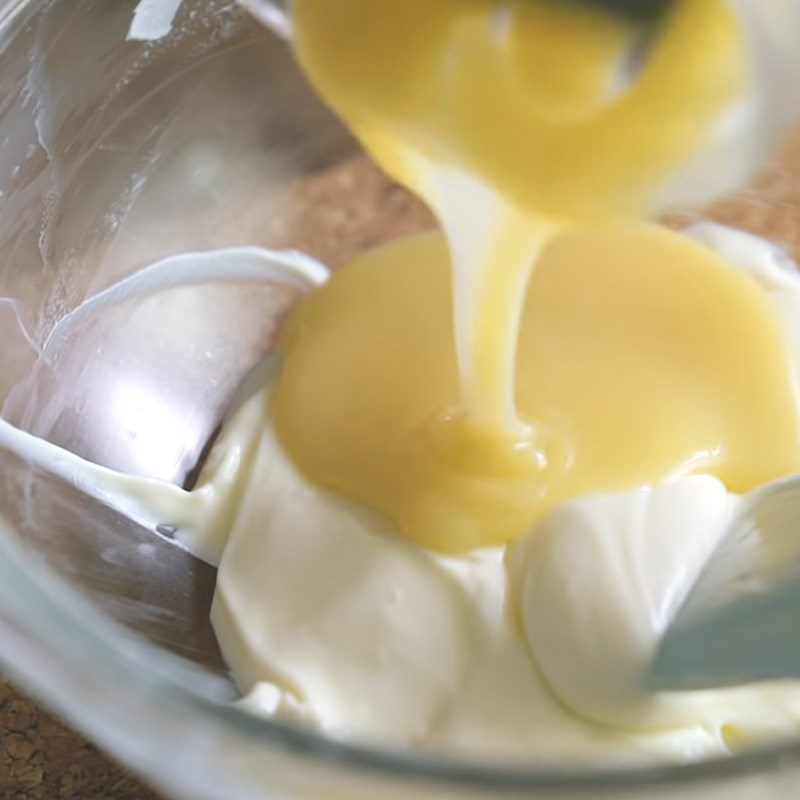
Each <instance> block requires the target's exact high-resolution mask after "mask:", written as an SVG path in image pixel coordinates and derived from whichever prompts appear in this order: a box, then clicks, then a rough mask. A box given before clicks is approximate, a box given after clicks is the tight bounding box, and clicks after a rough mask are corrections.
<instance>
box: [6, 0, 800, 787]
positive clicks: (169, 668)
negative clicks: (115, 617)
mask: <svg viewBox="0 0 800 800" xmlns="http://www.w3.org/2000/svg"><path fill="white" fill-rule="evenodd" d="M245 4H246V3H245ZM41 5H42V3H41V0H0V51H2V50H4V49H5V47H6V46H7V45H8V43H9V42H10V41H12V40H13V38H14V36H15V35H16V33H17V32H18V31H19V30H20V29H21V28H22V27H23V26H24V24H25V23H26V22H27V21H28V20H29V19H30V16H31V15H32V14H33V13H35V12H36V11H37V10H38V9H39V8H40V7H41ZM0 511H1V509H0ZM4 617H5V618H6V620H10V622H9V623H8V624H7V625H6V626H5V630H6V631H12V630H13V631H14V635H15V636H17V637H19V636H20V635H21V638H20V639H19V641H25V640H27V641H29V642H31V643H33V644H34V645H35V644H36V643H37V642H41V643H45V644H46V645H47V647H46V648H45V652H47V651H49V652H56V653H58V652H62V653H63V652H66V651H65V648H69V649H70V650H71V651H72V652H75V653H78V652H80V653H81V654H82V660H84V661H85V660H90V661H91V662H92V663H93V665H94V668H95V669H97V670H99V671H101V672H106V673H107V674H111V673H112V672H113V673H114V675H115V676H116V679H117V681H118V682H121V683H124V684H125V685H126V687H127V688H129V689H130V691H131V692H132V693H134V694H138V695H139V696H146V697H148V698H149V700H150V701H152V700H153V699H154V698H156V699H157V698H158V697H159V696H161V697H164V698H166V697H169V698H170V700H171V701H172V702H173V704H176V705H178V706H180V707H182V708H184V709H185V710H186V712H187V714H188V715H192V714H194V715H197V716H202V717H203V718H205V719H208V720H210V721H213V724H216V725H218V726H220V728H222V729H226V730H228V731H230V732H231V733H232V734H233V735H234V736H235V737H239V738H244V739H246V740H249V741H251V742H253V743H254V744H256V745H257V746H261V747H263V748H266V749H268V750H272V751H275V752H276V753H277V752H288V753H291V754H292V755H294V756H297V757H299V758H301V759H303V758H305V759H309V760H311V761H313V762H315V763H317V764H320V765H327V766H330V767H334V768H336V769H341V770H346V771H347V772H348V774H349V775H350V776H351V777H352V776H353V774H354V773H363V774H364V776H365V777H367V776H369V775H372V776H376V777H380V778H384V779H388V780H390V781H393V780H396V781H404V782H407V781H409V780H412V781H421V782H430V783H432V784H438V785H441V786H443V787H446V788H451V789H465V790H467V789H471V790H473V791H475V790H483V791H497V792H502V793H514V794H517V793H518V794H520V795H523V796H524V795H529V796H531V797H535V796H537V794H540V793H550V792H571V793H573V794H586V796H589V795H590V794H591V793H597V792H598V791H603V792H609V793H610V792H620V793H625V794H627V793H633V792H641V791H643V790H658V789H679V788H680V787H685V788H686V789H687V790H688V789H689V788H690V787H694V788H700V786H701V785H702V784H714V783H717V782H721V781H732V780H736V779H737V778H744V777H758V776H768V775H771V774H774V773H776V772H777V771H779V770H786V769H787V768H796V767H798V765H800V737H798V740H797V742H792V743H788V744H781V745H777V746H772V747H768V748H765V749H762V750H757V751H753V752H749V753H744V754H740V755H735V756H731V757H726V758H717V759H712V760H707V761H702V762H698V763H693V764H687V765H678V766H664V767H657V768H653V767H625V768H615V769H595V768H581V769H577V770H576V769H568V768H565V769H563V770H559V769H533V768H525V767H520V766H517V765H514V766H506V765H502V764H488V763H487V764H475V763H467V762H466V761H463V760H457V759H455V758H448V757H443V756H439V755H433V754H426V753H424V752H409V751H401V750H390V749H381V748H377V747H369V746H366V745H361V744H349V743H345V742H339V741H334V740H331V739H328V738H325V737H323V736H321V735H318V734H316V733H314V732H312V731H309V730H304V729H301V728H299V727H295V726H293V725H290V724H285V723H282V722H280V721H274V720H269V719H263V718H259V717H256V716H253V715H251V714H248V713H247V712H245V711H243V710H241V709H239V708H237V707H236V706H233V705H230V704H225V703H222V702H218V701H215V700H213V699H211V695H212V694H213V690H212V691H209V688H210V687H209V680H208V677H207V675H206V674H205V673H204V672H203V671H202V670H201V669H200V668H197V667H195V666H193V665H189V664H187V663H186V662H184V661H183V660H182V659H179V658H177V657H175V656H172V655H171V654H169V653H167V652H165V651H163V650H161V649H160V648H158V647H156V646H155V645H152V644H150V643H149V642H147V641H145V640H144V639H142V638H140V637H138V636H136V635H134V634H132V633H131V632H129V631H127V630H125V629H124V628H123V627H122V626H121V625H119V624H117V623H115V622H114V621H112V620H111V619H109V618H107V617H106V616H104V615H103V614H102V613H101V612H99V611H98V610H97V609H96V608H95V607H93V606H92V605H91V604H90V603H89V602H88V601H87V600H86V599H85V598H83V597H81V596H80V594H79V593H78V592H77V591H76V590H75V589H73V588H72V587H71V586H69V585H68V584H67V583H66V582H65V581H64V580H63V579H61V578H59V577H58V576H56V575H55V574H54V573H53V572H52V571H51V570H50V569H49V568H47V567H46V566H45V565H44V564H43V563H39V561H38V559H37V558H36V557H33V556H32V555H31V554H29V553H27V552H24V550H23V548H22V547H20V545H19V544H18V543H17V542H15V541H14V540H13V538H12V536H11V535H7V534H6V533H5V532H4V531H3V524H2V519H1V518H0V634H2V633H3V628H4V626H3V624H2V622H3V618H4ZM20 632H22V633H21V634H20ZM0 639H2V636H0ZM33 649H34V651H35V650H36V648H35V647H34V648H33ZM29 655H30V652H29V651H26V652H22V653H18V652H14V650H13V648H8V647H6V648H3V649H2V650H0V662H2V663H3V665H4V667H5V668H6V669H7V671H8V673H9V674H10V675H11V676H12V677H13V678H14V679H16V681H17V682H18V683H19V684H20V685H22V686H23V687H24V688H25V689H26V690H28V691H31V692H32V693H33V694H34V695H36V696H37V697H38V698H39V699H41V700H43V701H44V702H46V703H47V704H48V705H49V706H50V707H51V708H53V709H54V710H55V711H57V712H59V713H62V714H63V715H64V716H65V717H66V718H67V719H68V720H70V721H72V722H73V723H75V724H76V725H77V726H79V727H81V728H83V730H84V732H86V733H88V734H89V735H92V733H93V731H92V729H91V728H92V726H91V725H90V724H88V723H87V722H86V721H85V719H82V717H81V715H80V714H78V713H76V707H77V704H79V703H81V702H82V701H83V700H86V701H91V697H90V696H89V695H87V696H85V697H83V698H81V697H78V696H72V697H71V698H70V699H65V697H64V696H59V695H58V692H57V688H56V689H53V688H52V687H58V685H59V684H60V681H59V680H58V679H57V676H58V673H59V671H61V670H63V669H64V666H65V664H64V662H60V661H53V662H51V663H49V664H44V663H40V664H39V665H38V674H37V675H36V676H35V677H31V676H30V675H29V674H28V662H27V659H28V657H29ZM70 667H71V668H73V669H74V668H75V665H74V663H73V664H71V665H70ZM49 679H52V680H49ZM100 744H101V745H103V746H104V747H105V748H106V749H107V750H110V751H112V752H114V753H115V755H117V756H119V757H121V758H122V759H124V760H125V761H127V762H128V764H129V765H130V766H132V767H133V768H135V769H137V770H138V771H139V772H140V773H141V774H144V775H148V776H149V777H151V778H154V779H156V778H158V777H159V776H158V774H157V772H158V771H157V769H155V767H154V765H153V764H152V763H148V760H147V759H146V758H141V757H138V758H137V757H136V755H135V754H133V753H124V752H121V751H122V750H123V748H121V747H115V745H114V743H113V742H100ZM137 762H138V763H137ZM162 783H163V782H162Z"/></svg>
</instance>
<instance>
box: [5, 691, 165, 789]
mask: <svg viewBox="0 0 800 800" xmlns="http://www.w3.org/2000/svg"><path fill="white" fill-rule="evenodd" d="M0 798H2V800H161V798H159V797H158V796H157V795H156V794H154V793H153V792H152V791H150V790H149V789H147V788H146V787H145V786H143V785H142V784H141V783H140V782H139V781H137V780H136V779H135V778H133V777H132V776H130V775H129V774H128V773H127V772H125V770H124V769H122V768H120V767H119V766H117V765H116V764H115V763H114V762H113V761H111V760H110V759H109V758H107V757H106V756H105V755H104V754H103V753H101V752H100V751H99V750H98V749H97V748H96V747H95V746H94V745H92V744H90V743H89V742H87V741H86V740H85V739H84V738H83V737H81V736H79V735H78V734H76V733H73V732H72V731H71V730H70V729H69V728H68V727H67V726H65V725H63V724H62V723H61V722H59V721H58V720H56V719H54V718H53V717H52V716H51V715H50V714H48V713H46V712H45V711H43V710H42V709H41V708H40V707H39V706H37V705H36V704H35V703H33V702H31V701H30V700H28V699H27V698H25V697H24V696H23V695H22V694H21V693H20V692H18V691H16V690H15V689H14V688H13V687H11V686H9V685H8V683H6V682H4V681H3V680H2V679H0Z"/></svg>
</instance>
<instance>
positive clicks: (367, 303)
mask: <svg viewBox="0 0 800 800" xmlns="http://www.w3.org/2000/svg"><path fill="white" fill-rule="evenodd" d="M292 15H293V24H294V35H295V42H296V48H297V52H298V56H299V59H300V61H301V63H302V64H303V66H304V68H305V70H306V71H307V73H308V74H309V76H310V77H311V79H312V80H313V82H314V83H315V85H316V86H317V88H318V90H319V91H320V92H321V94H322V95H323V97H324V98H325V99H326V100H327V101H328V103H329V104H330V105H331V106H332V107H333V108H334V109H335V110H336V111H337V112H338V113H339V114H340V115H341V116H342V117H343V119H344V120H345V121H346V122H347V123H348V125H349V126H350V127H351V129H352V130H353V131H354V132H355V133H356V135H357V136H358V137H359V138H360V140H361V141H362V142H363V143H364V145H365V146H366V148H367V149H368V151H369V152H370V153H371V154H372V156H373V157H374V158H375V160H376V161H377V162H378V163H379V164H380V165H381V166H383V168H384V169H386V170H387V171H388V172H389V173H390V174H391V175H392V176H393V177H395V178H396V179H398V180H399V181H400V182H401V183H403V184H404V185H406V186H407V187H409V188H410V189H411V190H413V191H414V192H415V193H417V194H418V195H419V196H421V197H422V198H423V199H424V200H425V201H426V202H427V203H428V204H429V205H430V207H431V208H432V209H433V210H434V212H435V213H436V215H437V217H438V219H439V221H440V223H441V227H442V230H443V234H429V235H422V236H418V237H413V238H410V239H407V240H402V241H399V242H396V243H393V244H390V245H388V246H385V247H383V248H380V249H377V250H375V251H372V252H370V253H367V254H366V255H364V256H362V257H360V258H359V259H357V260H356V261H355V262H354V263H353V264H351V265H349V266H347V267H345V268H344V269H342V270H340V271H339V272H338V273H337V274H336V275H335V276H334V277H333V278H332V280H331V281H330V282H329V283H328V284H327V285H326V286H325V287H323V288H322V289H321V290H319V291H317V292H316V293H314V294H313V295H312V296H311V297H310V298H309V299H307V300H306V301H304V303H303V304H302V305H301V306H300V307H299V308H298V309H297V310H296V312H295V313H294V315H293V317H292V318H291V320H290V323H289V325H288V329H287V333H286V339H285V362H284V366H283V370H282V374H281V376H280V379H279V382H278V385H277V388H276V390H275V395H274V414H275V417H274V419H275V426H276V430H277V432H278V435H279V437H280V439H281V442H282V444H283V446H284V447H285V448H286V450H287V452H288V453H289V455H290V456H291V457H292V459H293V460H294V462H295V463H296V464H297V465H298V466H299V467H300V469H301V470H302V471H303V472H304V473H305V474H306V475H307V476H308V477H309V478H311V479H312V480H313V481H315V482H317V483H318V484H321V485H323V486H326V487H330V488H333V489H335V490H338V491H340V492H342V493H344V494H345V495H347V496H350V497H352V498H355V499H357V500H359V501H361V502H363V503H366V504H368V505H369V506H372V507H374V508H376V509H378V510H379V511H381V512H382V513H384V514H385V515H386V516H387V517H388V518H390V519H391V520H392V521H393V522H394V524H395V526H396V528H397V530H398V531H399V532H400V533H401V534H402V535H404V536H407V537H409V538H412V539H415V540H418V541H420V542H422V543H424V544H426V545H429V546H432V547H435V548H437V549H440V550H444V551H451V552H458V551H464V550H468V549H471V548H475V547H480V546H484V545H488V544H498V543H506V542H510V541H513V540H515V539H517V538H518V537H520V536H521V535H522V534H524V533H525V532H526V531H527V530H529V529H530V527H531V526H532V525H533V524H534V523H535V522H536V521H537V520H538V519H540V518H541V517H542V515H543V514H544V513H545V512H547V511H548V510H549V509H550V508H551V507H552V506H553V505H554V504H556V503H558V502H559V501H562V500H564V499H566V498H570V497H574V496H579V495H584V494H589V493H595V492H601V491H616V490H622V489H627V488H633V487H637V486H641V485H644V484H648V483H652V482H655V481H658V480H662V479H666V478H669V477H673V476H676V475H681V474H687V473H691V472H695V471H702V472H705V473H711V474H713V475H716V476H717V477H719V478H721V479H722V480H723V481H724V482H725V484H726V485H727V487H728V488H729V489H730V490H732V491H736V492H743V491H747V490H748V489H750V488H752V487H754V486H756V485H759V484H761V483H764V482H767V481H769V480H771V479H774V478H776V477H779V476H781V475H784V474H787V473H789V472H793V471H797V470H800V425H799V424H798V412H797V403H796V399H795V389H794V386H793V382H792V381H793V379H792V367H791V361H790V354H789V349H788V344H787V340H786V335H785V331H784V330H783V327H782V323H781V321H780V320H779V319H778V317H777V315H776V314H775V312H774V310H773V308H772V306H771V303H770V301H769V300H768V298H767V297H766V295H765V293H764V292H763V290H762V289H761V288H760V287H759V286H758V285H757V284H756V283H755V282H754V281H752V280H751V279H750V278H749V277H748V276H746V275H745V274H743V273H742V272H741V271H739V270H737V269H735V268H733V267H730V266H729V265H727V264H726V263H725V262H723V261H722V260H720V259H719V257H718V256H716V255H714V254H713V253H711V252H709V251H708V250H706V249H703V248H701V247H700V246H699V245H696V244H693V243H691V242H689V241H686V240H684V239H682V238H681V237H679V236H677V235H676V234H673V233H670V232H668V231H667V230H665V229H661V228H659V227H656V226H653V225H647V224H645V223H643V222H641V220H643V219H645V218H647V217H648V216H649V215H650V214H651V213H652V211H653V209H654V208H655V207H656V204H657V202H658V198H659V194H660V192H661V191H662V190H663V187H664V186H665V185H666V184H668V183H669V181H670V180H671V179H673V178H674V177H675V175H676V174H677V173H679V171H680V170H681V169H682V168H684V167H685V166H686V165H687V164H688V163H689V162H691V160H692V159H693V158H695V157H697V156H698V154H700V153H702V150H703V148H704V146H705V145H706V143H707V141H708V140H709V138H710V136H711V135H712V132H713V130H714V127H715V126H716V125H717V124H719V123H720V120H721V119H722V118H723V117H724V115H725V114H726V112H728V111H729V110H730V109H731V108H732V107H734V106H735V104H736V102H737V99H738V98H739V97H740V96H741V95H742V93H743V92H744V90H745V87H746V86H747V84H748V80H749V77H750V76H749V68H748V61H747V50H746V44H745V41H744V37H745V35H744V32H743V30H742V29H741V27H740V26H741V23H740V21H739V20H738V19H737V17H736V15H735V13H734V11H733V9H732V8H731V5H730V4H729V3H728V2H726V1H725V0H676V2H675V3H674V4H673V6H672V7H671V10H670V11H669V13H668V15H667V16H665V18H664V19H663V20H662V21H660V22H659V23H658V25H657V27H655V28H652V29H651V28H642V27H640V26H636V25H634V24H632V23H631V22H629V21H628V20H626V19H624V18H622V17H617V16H614V15H611V14H607V13H601V12H598V11H596V10H592V9H590V8H589V7H587V6H585V5H583V4H581V3H579V2H574V3H570V2H550V1H549V0H514V1H509V2H503V3H499V2H496V0H382V2H377V3H376V2H375V1H374V0H338V1H337V2H336V3H335V4H334V3H330V2H324V0H293V3H292Z"/></svg>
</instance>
